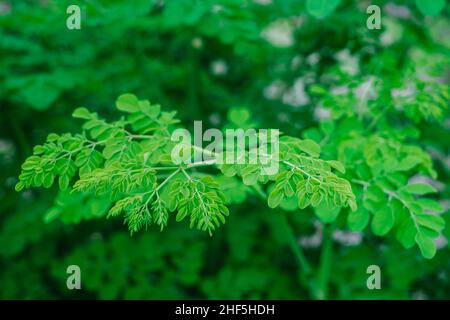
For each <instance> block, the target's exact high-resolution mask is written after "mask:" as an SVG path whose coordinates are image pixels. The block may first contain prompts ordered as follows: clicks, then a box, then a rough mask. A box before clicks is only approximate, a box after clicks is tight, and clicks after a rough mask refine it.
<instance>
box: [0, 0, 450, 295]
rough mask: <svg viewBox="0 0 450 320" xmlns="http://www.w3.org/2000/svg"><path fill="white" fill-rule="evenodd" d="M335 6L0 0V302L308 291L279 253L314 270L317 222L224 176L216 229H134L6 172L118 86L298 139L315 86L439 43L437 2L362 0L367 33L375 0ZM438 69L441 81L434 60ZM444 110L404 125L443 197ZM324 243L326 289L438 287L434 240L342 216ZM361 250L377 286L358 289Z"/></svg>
mask: <svg viewBox="0 0 450 320" xmlns="http://www.w3.org/2000/svg"><path fill="white" fill-rule="evenodd" d="M337 2H339V4H338V6H337V8H336V9H335V10H333V11H332V12H330V13H329V15H328V16H326V17H324V18H321V19H318V18H317V17H315V16H314V15H312V14H311V13H310V12H308V10H307V8H306V1H300V0H253V1H251V0H223V1H211V0H202V1H200V0H199V1H194V0H192V1H189V0H130V1H118V0H80V1H66V0H58V1H57V0H0V168H1V169H0V298H2V299H43V298H47V299H61V298H81V299H124V298H125V299H176V298H195V299H197V298H207V299H217V298H220V299H231V298H233V299H240V298H245V299H259V298H269V299H272V298H276V299H314V298H317V297H315V296H314V294H313V293H312V292H311V290H310V288H309V284H307V285H305V279H304V277H303V275H302V271H301V268H299V266H298V263H297V260H296V258H295V250H292V249H293V246H301V247H302V249H303V250H304V252H305V254H306V256H307V257H308V259H310V261H311V264H312V268H313V273H314V272H316V271H317V269H318V268H319V264H318V261H319V257H320V251H321V248H322V225H321V224H320V223H319V222H318V221H316V220H317V219H316V218H315V216H314V214H312V213H311V212H309V210H305V211H299V210H291V211H290V208H285V209H286V210H283V209H275V210H270V209H268V208H267V205H266V203H265V202H264V201H261V200H260V199H258V197H256V196H254V195H246V194H245V191H243V190H240V189H239V186H236V188H235V189H234V190H235V192H234V194H233V195H232V196H233V200H234V201H233V202H234V204H233V205H232V206H231V208H230V211H231V215H230V217H229V218H228V220H227V223H226V224H225V226H224V227H222V228H220V229H219V231H218V232H216V233H215V235H214V236H213V237H209V236H208V235H207V234H204V233H202V232H199V231H196V230H189V229H188V228H187V227H186V226H185V225H183V224H179V223H174V221H173V223H170V224H169V227H168V228H167V229H166V230H164V231H163V232H159V230H158V228H156V227H155V228H150V229H149V230H148V231H143V232H140V233H138V234H135V235H133V236H132V237H131V236H130V234H129V232H128V231H127V228H126V227H125V226H123V225H122V223H121V221H120V219H115V220H106V219H105V217H104V216H105V214H106V212H107V210H108V208H109V205H110V204H109V201H108V199H107V198H101V197H100V198H99V197H93V196H91V195H83V194H81V195H80V194H68V193H64V192H59V191H58V190H57V187H56V186H54V187H52V188H51V189H48V190H44V189H34V190H26V191H22V192H20V193H18V192H15V191H14V185H15V183H16V182H17V176H18V174H19V172H20V165H21V163H22V162H23V160H24V159H25V158H26V157H27V156H29V155H30V154H31V152H32V147H33V146H34V145H36V144H39V143H42V142H43V141H44V140H45V138H46V136H47V135H48V133H50V132H57V133H60V132H66V131H71V132H78V131H79V125H80V124H79V122H77V121H75V120H74V119H72V118H71V116H70V115H71V113H72V111H73V109H74V108H76V107H79V106H86V107H88V108H90V109H91V110H95V111H97V112H99V113H101V114H102V115H104V116H106V117H107V118H112V117H115V116H117V115H118V114H117V111H116V110H115V108H114V101H115V99H116V97H117V96H119V95H120V94H122V93H125V92H133V93H135V94H136V95H137V96H138V97H141V98H146V99H149V100H150V101H152V102H157V103H160V104H161V105H162V106H163V107H164V108H165V109H166V110H177V111H178V115H179V118H180V119H182V121H183V123H184V124H185V125H186V126H187V127H189V126H191V125H192V123H193V121H194V120H203V121H204V124H205V125H208V126H210V127H218V128H220V127H222V126H223V125H224V124H226V122H227V121H228V120H227V119H229V117H230V116H229V110H231V109H233V108H240V109H239V110H242V108H244V109H246V110H248V111H249V112H250V113H251V114H252V117H253V118H252V119H253V121H255V122H256V123H258V124H259V125H260V126H261V127H274V128H280V130H282V131H283V132H285V133H287V134H290V135H293V136H298V137H300V136H302V134H303V133H304V132H305V130H308V129H311V128H315V127H317V126H318V125H319V124H320V122H321V119H323V118H326V117H327V116H328V115H329V111H327V110H326V109H324V108H323V107H322V106H320V104H318V103H317V99H316V97H315V96H314V94H312V93H311V90H310V89H311V86H312V85H313V84H315V83H321V82H323V81H326V80H327V79H329V78H330V77H331V78H332V77H336V79H339V81H337V82H339V84H340V86H338V85H336V88H335V89H336V90H337V91H336V92H338V91H339V88H341V89H342V86H343V85H344V86H345V85H347V86H349V85H352V86H353V87H355V86H357V85H360V84H363V83H364V82H365V81H366V80H367V75H371V74H374V73H375V72H377V77H379V78H380V79H382V81H383V82H384V83H387V85H388V86H389V81H392V82H393V83H394V84H393V85H392V86H393V87H394V86H395V83H396V81H399V80H398V79H400V78H402V77H404V76H405V74H407V72H409V69H408V66H409V64H408V62H411V61H414V60H413V57H419V58H417V63H418V64H420V63H421V62H420V61H428V62H430V61H431V62H432V61H434V59H435V57H436V56H444V57H445V56H446V57H449V50H450V38H449V34H450V25H449V16H450V10H449V8H448V5H447V6H445V8H443V9H442V10H441V11H440V12H439V13H437V14H434V16H432V17H430V16H425V15H424V13H423V12H422V11H421V10H420V9H419V8H418V7H417V5H416V1H413V0H411V1H394V0H391V1H385V0H379V1H375V2H374V4H377V5H379V6H380V7H381V9H382V28H381V30H369V29H368V28H367V27H366V19H367V18H368V15H367V14H366V8H367V7H368V6H369V5H370V4H372V1H347V0H345V1H344V0H342V1H337ZM429 2H430V3H431V2H433V1H429ZM437 2H439V1H437ZM70 4H78V5H79V6H80V8H81V11H82V18H81V30H68V29H67V27H66V19H67V17H68V14H67V13H66V8H67V7H68V6H69V5H70ZM420 59H422V60H420ZM447 67H448V65H447ZM375 70H377V71H375ZM440 71H441V75H440V76H441V81H448V75H449V73H448V68H447V70H443V69H442V68H441V69H440ZM397 78H398V79H397ZM442 79H443V80H442ZM447 83H448V82H447ZM347 98H348V101H346V103H347V104H352V103H355V101H357V100H352V99H358V96H357V95H355V96H352V97H350V96H348V97H347ZM227 114H228V115H227ZM445 117H446V119H444V121H441V122H440V123H439V124H430V123H426V122H421V121H418V122H417V123H416V125H417V127H418V128H420V129H421V131H422V133H423V134H422V138H421V139H422V140H421V145H422V146H424V147H426V149H427V148H428V146H431V147H430V148H429V149H427V150H429V151H430V152H431V153H432V156H433V160H434V162H435V163H434V164H435V166H436V169H437V171H438V177H439V181H440V182H439V183H438V185H437V187H438V189H439V191H440V193H439V199H440V200H441V202H442V203H443V204H445V205H447V208H448V203H449V200H448V199H450V187H449V181H450V156H449V138H448V136H449V130H450V120H449V118H448V112H447V113H446V114H445ZM446 219H447V220H449V219H448V217H447V216H446ZM448 229H449V228H448V227H447V229H446V231H445V232H444V233H445V234H446V235H447V236H450V232H448ZM332 241H333V249H334V251H333V259H332V260H331V261H330V262H329V263H330V265H331V266H330V270H331V273H330V276H329V280H328V292H327V295H326V296H325V297H323V298H331V299H363V298H369V299H372V298H381V299H392V298H395V299H422V298H428V299H445V298H450V250H449V246H448V241H447V239H446V238H445V237H444V238H441V239H439V244H438V247H439V250H438V253H437V255H436V257H435V258H434V259H432V260H431V261H430V260H425V259H423V258H422V257H421V255H420V253H419V251H418V250H417V248H415V249H411V250H405V249H404V248H402V247H401V246H400V245H399V244H398V243H397V242H396V241H395V240H393V239H390V238H389V237H388V238H385V239H380V238H377V237H374V236H373V235H371V234H370V232H364V233H351V232H349V231H347V230H345V228H342V229H341V230H340V231H335V232H334V234H333V237H332ZM71 264H77V265H79V266H80V267H81V270H82V290H73V291H70V290H68V289H67V287H66V279H67V274H66V268H67V266H68V265H71ZM372 264H377V265H379V266H380V267H381V270H382V290H374V291H369V290H367V287H366V279H367V276H368V275H367V274H366V267H367V266H368V265H372ZM307 281H310V284H312V285H314V281H317V280H314V278H311V279H309V280H307Z"/></svg>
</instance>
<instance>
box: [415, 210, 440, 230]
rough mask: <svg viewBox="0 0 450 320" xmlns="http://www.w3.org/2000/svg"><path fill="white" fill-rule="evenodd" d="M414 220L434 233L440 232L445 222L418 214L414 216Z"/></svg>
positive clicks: (433, 216)
mask: <svg viewBox="0 0 450 320" xmlns="http://www.w3.org/2000/svg"><path fill="white" fill-rule="evenodd" d="M416 220H417V222H418V223H419V224H420V225H421V226H424V227H427V228H429V229H431V230H434V231H436V232H441V231H442V229H444V227H445V221H444V219H442V218H441V217H440V216H435V215H431V214H418V215H416Z"/></svg>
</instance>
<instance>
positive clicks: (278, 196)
mask: <svg viewBox="0 0 450 320" xmlns="http://www.w3.org/2000/svg"><path fill="white" fill-rule="evenodd" d="M283 196H284V195H283V191H282V190H280V189H277V188H273V190H272V192H271V193H270V194H269V199H268V200H267V202H268V205H269V207H270V208H275V207H278V206H279V205H280V203H281V200H283Z"/></svg>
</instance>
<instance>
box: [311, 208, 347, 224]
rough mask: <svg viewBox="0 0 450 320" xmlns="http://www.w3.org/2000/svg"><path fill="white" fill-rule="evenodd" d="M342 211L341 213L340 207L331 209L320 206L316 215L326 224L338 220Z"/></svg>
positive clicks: (316, 209) (316, 210)
mask: <svg viewBox="0 0 450 320" xmlns="http://www.w3.org/2000/svg"><path fill="white" fill-rule="evenodd" d="M340 211H341V208H340V207H335V208H329V207H326V206H319V207H317V208H315V213H316V215H317V216H318V217H319V219H320V220H321V221H322V222H324V223H330V222H333V221H334V220H336V218H337V217H338V215H339V212H340Z"/></svg>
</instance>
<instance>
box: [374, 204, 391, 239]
mask: <svg viewBox="0 0 450 320" xmlns="http://www.w3.org/2000/svg"><path fill="white" fill-rule="evenodd" d="M393 226H394V214H393V212H392V210H391V209H390V208H388V207H386V208H384V209H382V210H380V211H377V212H375V215H374V217H373V219H372V231H373V233H374V234H375V235H377V236H384V235H385V234H387V233H388V232H389V231H390V230H391V229H392V227H393Z"/></svg>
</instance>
